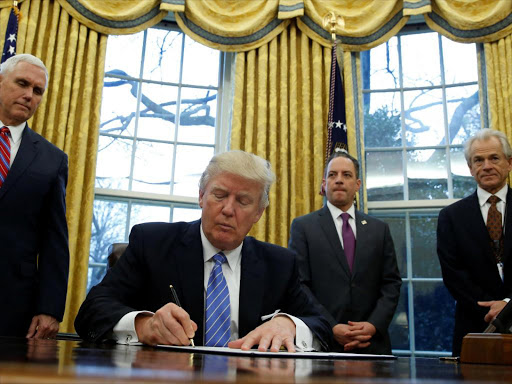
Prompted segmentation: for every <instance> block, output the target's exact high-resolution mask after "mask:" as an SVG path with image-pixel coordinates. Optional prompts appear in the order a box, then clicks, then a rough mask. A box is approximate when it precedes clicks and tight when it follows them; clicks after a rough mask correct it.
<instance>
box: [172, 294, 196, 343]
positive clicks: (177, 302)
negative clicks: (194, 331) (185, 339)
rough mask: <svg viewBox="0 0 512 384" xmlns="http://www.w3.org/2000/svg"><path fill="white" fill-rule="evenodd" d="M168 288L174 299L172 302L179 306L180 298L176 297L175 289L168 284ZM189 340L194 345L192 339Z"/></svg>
mask: <svg viewBox="0 0 512 384" xmlns="http://www.w3.org/2000/svg"><path fill="white" fill-rule="evenodd" d="M169 288H171V293H172V298H173V300H174V304H176V305H177V306H178V307H181V304H180V299H178V295H177V294H176V290H175V289H174V287H173V286H172V284H171V285H169ZM189 340H190V344H191V345H192V346H193V347H195V345H194V339H189Z"/></svg>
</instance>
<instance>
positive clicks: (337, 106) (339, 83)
mask: <svg viewBox="0 0 512 384" xmlns="http://www.w3.org/2000/svg"><path fill="white" fill-rule="evenodd" d="M337 51H339V52H337ZM338 56H340V57H339V58H338ZM342 63H343V56H342V52H341V49H338V47H337V44H336V41H334V42H333V47H332V64H331V84H330V92H329V117H328V120H327V150H326V154H325V158H326V160H327V159H328V158H329V156H331V154H332V153H333V152H334V151H340V150H341V151H345V152H347V153H348V140H347V117H346V113H345V89H344V86H343V74H342V68H343V67H342ZM340 64H341V65H340Z"/></svg>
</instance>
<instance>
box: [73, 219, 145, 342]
mask: <svg viewBox="0 0 512 384" xmlns="http://www.w3.org/2000/svg"><path fill="white" fill-rule="evenodd" d="M143 241H144V236H143V232H142V228H140V227H139V226H134V227H133V229H132V231H131V233H130V244H129V245H128V248H127V249H126V251H125V253H124V254H123V255H122V257H121V258H120V259H119V261H118V262H117V263H116V265H115V266H114V267H113V268H112V269H110V270H108V271H107V274H106V276H105V278H104V279H103V280H102V281H101V283H99V284H98V285H96V286H95V287H93V288H91V290H90V291H89V294H88V295H87V297H86V299H85V301H84V302H83V303H82V306H81V307H80V310H79V311H78V315H77V317H76V319H75V329H76V331H77V333H78V334H79V335H80V336H81V337H82V338H84V339H86V340H90V341H100V340H102V339H104V338H106V336H107V334H109V333H110V332H111V331H112V330H113V328H114V326H115V325H116V324H117V323H118V322H119V320H121V318H122V317H123V316H124V315H126V314H127V313H129V312H133V311H137V310H143V309H146V310H151V309H150V308H148V307H145V304H144V299H143V297H144V293H143V292H144V287H145V286H147V281H148V279H147V275H148V274H147V268H146V265H145V263H144V262H143Z"/></svg>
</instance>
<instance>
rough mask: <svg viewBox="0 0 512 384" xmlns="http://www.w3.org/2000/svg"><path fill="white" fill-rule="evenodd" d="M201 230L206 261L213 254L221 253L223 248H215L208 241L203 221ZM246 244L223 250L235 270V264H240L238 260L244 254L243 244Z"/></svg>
mask: <svg viewBox="0 0 512 384" xmlns="http://www.w3.org/2000/svg"><path fill="white" fill-rule="evenodd" d="M200 232H201V243H202V244H203V260H204V262H205V263H206V262H207V261H209V260H210V259H211V258H212V257H213V256H215V255H216V254H217V253H219V252H220V251H221V250H220V249H218V248H215V247H214V246H213V245H212V243H210V242H209V241H208V239H207V238H206V235H205V234H204V232H203V223H201V226H200ZM243 245H244V242H243V241H242V243H241V244H240V245H239V246H238V247H236V248H235V249H232V250H230V251H222V253H224V255H226V259H227V260H228V264H229V267H230V268H231V269H232V270H235V266H236V265H237V264H238V261H239V259H240V257H241V254H242V246H243Z"/></svg>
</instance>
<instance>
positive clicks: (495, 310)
mask: <svg viewBox="0 0 512 384" xmlns="http://www.w3.org/2000/svg"><path fill="white" fill-rule="evenodd" d="M477 303H478V305H479V306H481V307H488V308H489V312H487V315H485V317H484V320H485V322H486V323H490V322H491V321H492V320H494V318H495V317H496V316H498V314H499V313H500V312H501V310H502V309H503V308H504V307H505V305H507V302H506V301H503V300H493V301H478V302H477Z"/></svg>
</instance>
